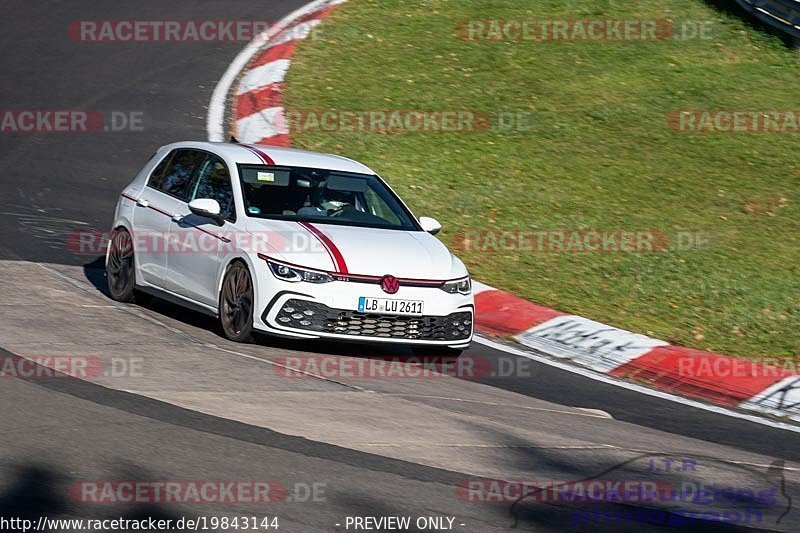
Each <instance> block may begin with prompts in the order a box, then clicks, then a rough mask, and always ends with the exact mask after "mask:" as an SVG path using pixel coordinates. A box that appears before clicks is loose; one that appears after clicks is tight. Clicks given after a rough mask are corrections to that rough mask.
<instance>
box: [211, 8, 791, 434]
mask: <svg viewBox="0 0 800 533" xmlns="http://www.w3.org/2000/svg"><path fill="white" fill-rule="evenodd" d="M346 1H347V0H316V1H314V2H311V3H309V4H307V5H306V6H304V7H301V8H300V9H298V10H296V11H294V12H293V13H291V14H289V15H288V16H287V17H285V18H284V19H283V20H281V21H280V22H279V23H278V24H276V25H275V26H273V27H272V28H270V29H269V31H267V32H266V33H264V34H262V35H260V36H259V37H257V38H256V39H255V40H253V42H251V43H250V44H248V46H247V47H246V48H245V49H244V50H242V52H240V53H239V55H237V56H236V58H235V59H234V61H233V62H232V63H231V65H230V66H229V67H228V70H227V71H226V72H225V74H224V75H223V77H222V79H220V81H219V83H218V84H217V87H216V89H215V91H214V95H213V96H212V100H211V104H210V105H209V110H208V122H207V129H208V136H209V140H211V141H225V140H227V139H228V136H229V135H234V136H235V137H236V138H237V139H238V140H239V141H240V142H243V143H254V144H268V145H272V146H289V144H290V132H289V130H288V128H287V127H286V120H285V114H284V108H283V104H282V93H283V90H284V84H283V80H284V77H285V76H286V72H287V71H288V70H289V66H290V64H291V56H292V53H293V52H294V49H295V47H296V45H297V43H298V42H299V41H301V40H303V39H306V38H307V37H308V36H309V35H310V34H311V32H312V30H313V28H314V27H315V26H316V25H318V24H319V23H320V22H321V21H322V18H323V17H324V16H325V15H327V14H328V13H330V12H331V10H333V9H334V8H335V7H336V6H338V5H340V4H343V3H344V2H346ZM474 289H475V304H476V324H475V329H476V331H477V332H479V333H481V334H483V335H489V336H503V337H510V338H512V339H514V340H516V341H517V342H519V343H521V344H523V345H525V346H527V347H528V348H531V349H533V350H534V351H535V353H538V354H543V355H544V356H546V357H545V359H543V362H547V363H548V364H554V366H560V367H562V368H564V369H567V370H569V369H573V370H572V371H577V367H576V366H575V365H578V366H579V367H583V368H586V369H589V371H590V372H589V373H588V374H586V373H584V372H583V371H578V373H582V374H584V375H588V376H589V377H592V376H594V377H595V379H599V380H600V381H610V382H614V383H616V384H620V385H624V386H626V387H628V388H634V389H636V390H638V391H639V392H642V393H645V394H651V395H655V396H660V397H664V398H668V399H671V400H673V401H678V402H680V403H686V404H689V405H693V406H695V407H700V408H709V407H707V404H703V403H699V402H695V401H694V400H683V398H697V399H700V400H704V401H706V402H711V403H714V404H717V405H721V406H724V407H737V408H743V409H747V410H751V411H758V412H761V413H766V414H770V415H775V416H778V417H782V418H786V419H792V420H796V421H800V375H799V374H797V373H796V372H790V371H787V370H785V369H782V368H776V367H771V366H769V365H765V364H759V363H755V362H748V361H744V360H742V359H738V358H734V357H728V356H725V355H720V354H713V353H708V352H702V351H699V350H693V349H690V348H684V347H681V346H674V345H670V344H669V343H668V342H665V341H662V340H658V339H653V338H650V337H647V336H645V335H641V334H637V333H632V332H630V331H625V330H622V329H619V328H615V327H613V326H609V325H607V324H602V323H600V322H595V321H593V320H589V319H587V318H584V317H580V316H575V315H568V314H566V313H562V312H560V311H556V310H555V309H550V308H547V307H542V306H539V305H536V304H534V303H532V302H529V301H527V300H524V299H522V298H519V297H517V296H514V295H513V294H509V293H507V292H503V291H500V290H497V289H494V288H493V287H489V286H488V285H484V284H482V283H479V282H475V283H474ZM480 342H483V343H484V344H489V345H491V346H492V347H494V348H498V349H501V350H502V349H505V350H506V351H509V349H508V348H507V347H505V346H504V345H503V344H499V343H494V342H492V341H487V340H485V339H483V340H481V341H480ZM511 351H514V352H517V351H516V350H513V349H512V350H511ZM519 354H520V355H524V353H523V352H520V353H519ZM558 360H564V361H568V362H569V363H570V364H569V365H562V364H561V363H558ZM601 376H608V378H601ZM620 379H622V380H626V381H627V383H626V381H620ZM631 381H633V382H634V383H630V382H631ZM636 382H643V383H646V384H647V385H648V386H649V387H651V388H655V389H657V390H658V391H662V392H660V393H659V392H657V391H653V390H652V389H648V388H646V387H641V386H639V385H637V384H636ZM712 410H713V408H712ZM720 412H721V411H720ZM725 412H726V413H727V414H729V415H734V416H737V415H736V413H735V412H733V411H725ZM740 417H741V418H747V419H750V420H752V421H756V422H760V423H763V421H760V420H758V419H757V418H758V417H749V416H748V415H742V416H740ZM775 425H780V426H782V427H786V428H787V429H793V430H797V429H798V428H797V427H796V426H788V425H786V424H782V423H780V422H776V423H775Z"/></svg>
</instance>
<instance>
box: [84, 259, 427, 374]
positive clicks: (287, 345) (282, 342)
mask: <svg viewBox="0 0 800 533" xmlns="http://www.w3.org/2000/svg"><path fill="white" fill-rule="evenodd" d="M83 273H84V276H85V278H86V280H87V281H88V282H89V283H91V284H92V286H93V287H94V288H95V289H96V290H97V291H98V292H100V293H102V294H103V296H105V297H106V298H111V295H110V294H109V292H108V286H107V283H106V272H105V258H104V257H102V256H101V257H97V258H96V259H95V260H93V261H91V262H89V263H86V264H85V265H83ZM130 305H136V306H139V307H142V308H144V309H147V310H149V311H151V312H154V313H158V314H160V315H163V316H165V317H168V318H170V319H172V320H177V321H179V322H181V323H183V324H186V325H187V326H192V327H195V328H199V329H203V330H206V331H209V332H211V333H213V334H214V335H216V336H217V337H219V339H220V340H221V341H226V339H225V337H224V335H223V333H222V328H220V326H219V323H218V322H217V320H216V319H215V318H213V317H210V316H208V315H204V314H203V313H200V312H197V311H193V310H191V309H188V308H185V307H182V306H180V305H177V304H174V303H171V302H168V301H166V300H162V299H160V298H149V299H148V300H147V301H145V302H142V303H138V302H137V303H136V304H130ZM253 342H254V344H256V345H260V346H265V347H269V348H274V349H279V350H286V351H292V352H301V353H306V354H323V355H341V356H347V357H363V358H378V359H386V360H397V359H403V358H412V357H416V358H418V359H420V358H421V359H423V360H428V359H441V356H439V355H433V354H432V355H430V356H427V355H422V356H419V354H415V353H414V352H413V351H412V350H411V349H410V348H409V347H406V346H388V345H386V346H384V345H374V344H364V343H357V342H331V341H326V340H313V341H306V340H297V339H287V338H282V337H275V336H271V335H264V334H258V333H257V334H255V335H254V340H253Z"/></svg>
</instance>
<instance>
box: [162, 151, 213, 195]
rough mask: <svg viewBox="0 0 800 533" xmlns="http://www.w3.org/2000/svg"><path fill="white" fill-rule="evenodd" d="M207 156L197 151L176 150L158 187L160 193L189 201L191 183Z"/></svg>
mask: <svg viewBox="0 0 800 533" xmlns="http://www.w3.org/2000/svg"><path fill="white" fill-rule="evenodd" d="M205 157H206V154H205V153H204V152H199V151H197V150H175V155H173V156H172V159H171V161H170V162H169V165H168V166H167V168H166V170H165V172H164V174H163V176H162V178H161V180H160V183H159V185H158V187H156V188H157V189H158V190H159V191H161V192H164V193H167V194H169V195H170V196H174V197H176V198H178V199H180V200H183V201H187V197H188V188H189V182H190V181H191V180H192V176H193V175H194V172H195V170H197V167H198V166H199V165H200V163H202V161H203V160H204V159H205Z"/></svg>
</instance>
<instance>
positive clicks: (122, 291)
mask: <svg viewBox="0 0 800 533" xmlns="http://www.w3.org/2000/svg"><path fill="white" fill-rule="evenodd" d="M106 278H107V280H108V292H109V294H111V297H112V298H113V299H114V300H116V301H118V302H133V301H134V300H135V299H136V290H135V285H136V277H135V274H134V261H133V239H131V234H130V233H128V231H127V230H125V229H119V230H116V231H115V232H114V236H113V237H112V239H111V245H110V247H109V250H108V261H107V264H106Z"/></svg>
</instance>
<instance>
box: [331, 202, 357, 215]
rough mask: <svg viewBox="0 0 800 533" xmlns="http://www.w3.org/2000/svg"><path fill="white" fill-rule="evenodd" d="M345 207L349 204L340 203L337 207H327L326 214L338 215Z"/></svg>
mask: <svg viewBox="0 0 800 533" xmlns="http://www.w3.org/2000/svg"><path fill="white" fill-rule="evenodd" d="M346 207H351V205H350V204H342V205H340V206H339V207H334V208H332V209H328V216H329V217H338V216H341V214H342V213H343V212H344V210H345V208H346Z"/></svg>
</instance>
